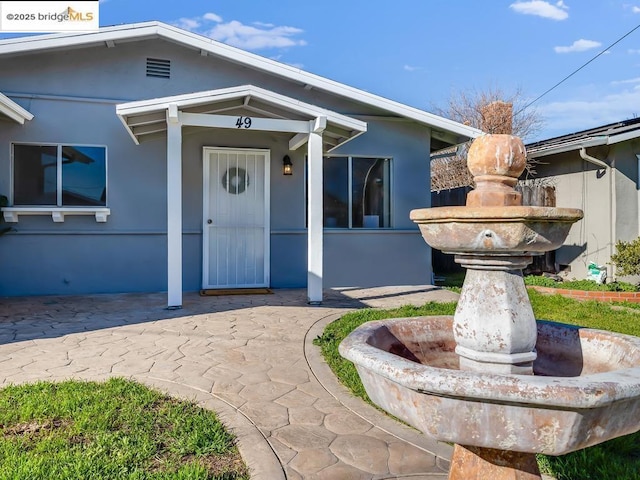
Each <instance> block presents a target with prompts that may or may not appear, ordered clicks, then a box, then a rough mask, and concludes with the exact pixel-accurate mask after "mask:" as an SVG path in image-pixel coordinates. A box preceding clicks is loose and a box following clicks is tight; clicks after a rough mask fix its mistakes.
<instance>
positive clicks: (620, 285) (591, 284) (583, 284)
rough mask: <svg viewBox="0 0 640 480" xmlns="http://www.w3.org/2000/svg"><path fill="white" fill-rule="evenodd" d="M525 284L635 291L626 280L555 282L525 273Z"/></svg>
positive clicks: (633, 286) (572, 288) (636, 287)
mask: <svg viewBox="0 0 640 480" xmlns="http://www.w3.org/2000/svg"><path fill="white" fill-rule="evenodd" d="M524 283H525V284H526V285H535V286H538V287H549V288H566V289H567V290H588V291H601V292H637V291H639V289H638V286H637V285H633V284H631V283H626V282H611V283H596V282H595V281H593V280H571V281H563V282H556V281H555V280H553V279H552V278H548V277H544V276H541V275H527V276H526V277H524Z"/></svg>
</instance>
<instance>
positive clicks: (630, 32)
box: [514, 25, 640, 116]
mask: <svg viewBox="0 0 640 480" xmlns="http://www.w3.org/2000/svg"><path fill="white" fill-rule="evenodd" d="M638 28H640V25H636V26H635V27H634V28H632V29H631V30H629V31H628V32H627V33H625V34H624V35H623V36H621V37H620V38H619V39H617V40H616V41H615V42H613V43H612V44H611V45H609V46H608V47H607V48H605V49H604V50H602V51H601V52H600V53H598V54H597V55H596V56H595V57H593V58H592V59H591V60H589V61H588V62H586V63H584V64H583V65H582V66H580V67H579V68H577V69H576V70H574V71H573V72H571V73H570V74H569V75H567V76H566V77H564V78H563V79H562V80H560V81H559V82H558V83H556V84H555V85H554V86H553V87H551V88H549V89H548V90H546V91H545V92H544V93H542V94H541V95H539V96H538V97H536V98H535V99H534V100H532V101H531V102H529V103H527V104H526V105H525V106H524V107H522V108H521V109H520V110H518V111H517V112H516V113H515V114H514V116H516V115H518V114H519V113H522V112H523V111H524V110H525V109H527V108H529V107H530V106H531V105H533V104H534V103H536V102H537V101H538V100H540V99H541V98H542V97H544V96H545V95H546V94H548V93H549V92H551V91H552V90H554V89H556V88H557V87H559V86H560V85H562V84H563V83H564V82H566V81H567V80H569V79H570V78H571V77H573V76H574V75H575V74H576V73H578V72H579V71H580V70H582V69H583V68H584V67H586V66H587V65H589V64H590V63H591V62H593V61H594V60H595V59H596V58H598V57H600V56H601V55H603V54H604V53H606V52H607V51H609V50H610V49H611V48H612V47H614V46H615V45H617V44H618V43H620V42H621V41H622V40H624V39H625V38H627V37H628V36H629V35H631V34H632V33H633V32H635V31H636V30H637V29H638Z"/></svg>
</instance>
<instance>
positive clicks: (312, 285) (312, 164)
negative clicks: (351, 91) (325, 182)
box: [307, 131, 324, 304]
mask: <svg viewBox="0 0 640 480" xmlns="http://www.w3.org/2000/svg"><path fill="white" fill-rule="evenodd" d="M307 149H308V150H307V155H308V161H307V164H308V166H307V169H308V175H307V188H308V200H307V210H308V213H307V223H308V227H307V230H308V237H307V297H308V300H309V303H311V304H318V303H321V302H322V289H323V283H324V280H323V233H324V232H323V216H324V212H323V205H322V197H323V188H322V175H323V172H322V164H323V158H322V131H313V132H311V133H309V142H308V144H307Z"/></svg>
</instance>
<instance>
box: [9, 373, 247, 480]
mask: <svg viewBox="0 0 640 480" xmlns="http://www.w3.org/2000/svg"><path fill="white" fill-rule="evenodd" d="M52 478H55V479H59V480H67V479H69V480H70V479H74V480H75V479H92V480H99V479H115V478H117V479H130V480H134V479H135V480H147V479H148V480H161V479H176V480H181V479H184V480H186V479H189V480H191V479H194V480H200V479H202V480H205V479H206V480H214V479H215V480H248V479H249V472H248V469H247V467H246V465H245V464H244V462H243V461H242V459H241V457H240V455H239V453H238V451H237V448H236V447H235V440H234V437H233V436H232V435H231V434H230V433H228V432H227V431H226V430H225V428H224V427H223V425H222V424H221V423H220V422H219V421H218V419H217V418H216V415H215V414H214V413H213V412H210V411H207V410H204V409H202V408H199V407H198V406H196V405H195V404H193V403H190V402H183V401H178V400H175V399H172V398H170V397H167V396H165V395H162V394H161V393H158V392H155V391H153V390H150V389H148V388H146V387H144V386H142V385H140V384H138V383H135V382H132V381H129V380H124V379H117V378H116V379H111V380H108V381H106V382H103V383H96V382H80V381H66V382H62V383H52V382H38V383H35V384H29V385H21V386H8V387H5V388H3V389H2V390H0V480H9V479H11V480H21V479H24V480H27V479H28V480H39V479H52Z"/></svg>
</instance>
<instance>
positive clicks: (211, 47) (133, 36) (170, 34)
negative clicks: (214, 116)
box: [0, 22, 482, 138]
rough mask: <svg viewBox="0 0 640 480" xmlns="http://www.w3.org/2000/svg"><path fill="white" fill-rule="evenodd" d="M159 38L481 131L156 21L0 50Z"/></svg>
mask: <svg viewBox="0 0 640 480" xmlns="http://www.w3.org/2000/svg"><path fill="white" fill-rule="evenodd" d="M153 38H163V39H165V40H168V41H170V42H174V43H178V44H180V45H184V46H186V47H189V48H192V49H193V50H195V51H196V52H197V54H198V55H202V53H203V52H206V53H207V54H208V55H211V56H215V57H221V58H225V59H227V60H229V61H231V62H234V63H239V64H241V65H245V66H248V67H250V68H254V69H257V70H261V71H264V72H267V73H268V74H271V75H275V76H278V77H281V78H285V79H287V80H291V81H294V82H296V83H298V84H299V85H300V87H301V89H304V88H307V89H309V88H316V89H318V90H322V91H325V92H328V93H331V94H334V95H339V96H342V97H345V98H348V99H350V100H352V101H356V102H361V103H364V104H367V105H371V106H373V107H376V108H380V109H382V110H385V111H387V112H391V113H393V114H396V115H400V116H402V117H406V118H410V119H412V120H415V121H417V122H419V123H423V124H425V125H429V126H432V127H435V128H437V129H443V130H446V131H448V132H451V133H454V134H456V135H460V136H463V137H468V138H475V137H477V136H479V135H481V134H482V132H481V131H480V130H478V129H475V128H472V127H469V126H467V125H463V124H461V123H458V122H454V121H452V120H449V119H446V118H443V117H440V116H437V115H434V114H431V113H428V112H425V111H423V110H419V109H417V108H414V107H410V106H408V105H404V104H401V103H399V102H395V101H393V100H389V99H387V98H384V97H380V96H378V95H374V94H371V93H369V92H365V91H363V90H360V89H357V88H354V87H350V86H348V85H344V84H342V83H339V82H336V81H333V80H329V79H327V78H324V77H321V76H319V75H314V74H312V73H308V72H305V71H303V70H300V69H298V68H295V67H292V66H290V65H286V64H284V63H280V62H276V61H274V60H271V59H268V58H265V57H261V56H259V55H256V54H253V53H249V52H246V51H244V50H240V49H238V48H235V47H231V46H229V45H225V44H224V43H220V42H217V41H215V40H212V39H210V38H207V37H204V36H201V35H197V34H194V33H191V32H187V31H185V30H182V29H180V28H177V27H173V26H170V25H167V24H164V23H161V22H146V23H135V24H127V25H118V26H113V27H104V28H101V29H100V30H99V31H97V32H89V33H75V32H74V33H63V34H49V35H37V36H30V37H20V38H17V39H8V40H2V41H0V56H2V55H14V54H24V53H28V52H37V51H43V50H50V49H68V48H73V47H81V46H85V47H92V46H93V47H103V48H107V47H105V45H106V42H109V41H111V42H114V44H117V43H119V42H130V41H136V40H147V39H153Z"/></svg>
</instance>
